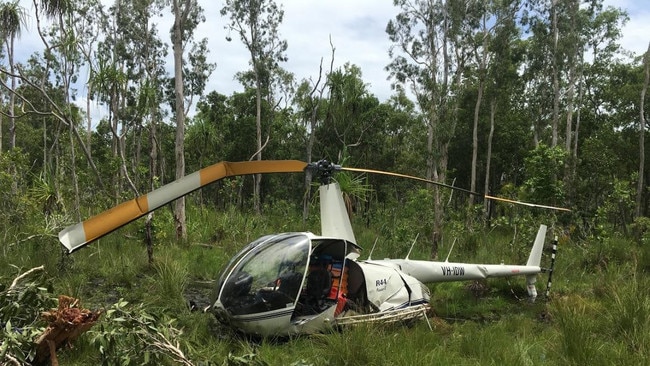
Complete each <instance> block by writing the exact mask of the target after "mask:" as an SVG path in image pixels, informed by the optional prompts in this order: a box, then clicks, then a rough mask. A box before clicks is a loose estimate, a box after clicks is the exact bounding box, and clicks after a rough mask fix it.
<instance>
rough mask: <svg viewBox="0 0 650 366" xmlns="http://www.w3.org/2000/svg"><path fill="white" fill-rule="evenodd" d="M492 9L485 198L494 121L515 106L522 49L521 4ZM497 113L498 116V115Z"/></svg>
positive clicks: (491, 166)
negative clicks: (518, 22)
mask: <svg viewBox="0 0 650 366" xmlns="http://www.w3.org/2000/svg"><path fill="white" fill-rule="evenodd" d="M492 6H493V8H492V9H493V12H494V14H495V25H494V27H493V28H492V32H493V34H492V36H491V38H490V40H489V42H488V43H487V46H488V49H487V50H484V52H486V51H487V52H488V53H489V55H490V56H489V59H490V62H489V65H488V68H487V69H486V70H485V72H486V75H485V84H486V85H485V89H486V95H487V99H489V117H488V119H489V132H488V136H487V141H486V147H485V149H486V151H485V167H484V169H485V173H484V174H485V179H484V183H483V192H484V193H485V194H489V193H490V192H491V189H490V188H491V187H490V182H491V180H492V168H493V165H492V153H493V141H494V135H495V129H496V127H497V126H496V124H497V119H499V120H505V119H506V118H505V117H504V116H506V115H508V112H509V111H510V108H511V106H513V105H514V103H513V102H512V101H513V99H515V98H512V97H513V96H515V95H516V94H517V93H518V91H519V88H518V85H520V84H521V83H519V82H518V80H519V75H518V72H517V69H518V68H519V66H520V61H521V54H522V52H521V49H522V47H521V46H520V44H521V42H519V36H520V34H519V29H518V27H517V24H516V14H517V12H518V11H519V9H520V3H519V1H518V0H514V1H510V2H501V3H497V2H495V3H493V4H492ZM499 110H500V111H501V113H497V111H499ZM475 116H476V114H475ZM499 145H503V144H499ZM472 190H473V189H472ZM484 204H485V205H489V204H490V201H489V200H485V201H484ZM484 213H485V215H486V217H489V214H490V211H489V206H488V207H486V209H485V211H484Z"/></svg>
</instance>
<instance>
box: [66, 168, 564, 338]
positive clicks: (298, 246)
mask: <svg viewBox="0 0 650 366" xmlns="http://www.w3.org/2000/svg"><path fill="white" fill-rule="evenodd" d="M340 170H347V171H357V172H369V173H378V174H389V175H393V176H399V177H404V178H409V179H416V180H420V181H425V182H429V183H433V184H438V185H442V186H445V187H449V188H453V189H459V188H457V187H452V186H447V185H445V184H442V183H438V182H433V181H429V180H426V179H422V178H417V177H412V176H407V175H402V174H396V173H388V172H383V171H376V170H368V169H358V168H345V167H341V166H339V165H335V164H331V163H329V162H327V161H325V160H322V161H319V162H316V163H310V164H307V163H304V162H301V161H295V160H275V161H252V162H234V163H233V162H221V163H217V164H214V165H212V166H209V167H207V168H204V169H201V170H199V171H197V172H195V173H193V174H190V175H188V176H185V177H184V178H181V179H179V180H176V181H174V182H171V183H169V184H167V185H165V186H162V187H160V188H158V189H156V190H154V191H152V192H150V193H148V194H146V195H143V196H140V197H138V198H135V199H133V200H130V201H127V202H124V203H122V204H120V205H118V206H116V207H114V208H112V209H109V210H107V211H105V212H103V213H100V214H98V215H96V216H94V217H92V218H90V219H87V220H86V221H83V222H81V223H78V224H76V225H72V226H69V227H67V228H65V229H64V230H62V231H61V232H60V233H59V240H60V242H61V243H62V244H63V245H64V246H65V247H66V248H67V249H68V251H69V252H72V251H74V250H76V249H78V248H81V247H82V246H84V245H86V244H88V243H91V242H92V241H94V240H96V239H98V238H100V237H102V236H103V235H106V234H108V233H110V232H112V231H113V230H116V229H117V228H119V227H121V226H123V225H125V224H127V223H129V222H131V221H133V220H135V219H137V218H139V217H141V216H143V215H145V214H147V213H148V212H151V211H153V210H155V209H157V208H159V207H161V206H163V205H165V204H166V203H168V202H171V201H172V200H174V199H177V198H179V197H182V196H184V195H186V194H188V193H190V192H192V191H194V190H197V189H200V188H201V187H203V186H205V185H207V184H210V183H213V182H215V181H217V180H220V179H222V178H225V177H229V176H235V175H248V174H258V173H290V172H302V171H308V172H310V173H313V174H316V175H318V176H319V177H320V181H321V185H320V188H319V194H320V214H321V233H320V235H316V234H313V233H311V232H290V233H281V234H272V235H266V236H263V237H261V238H259V239H257V240H255V241H253V242H251V243H250V244H248V245H247V246H246V247H245V248H244V249H242V250H241V251H240V252H239V253H238V254H237V255H236V256H235V257H233V258H232V260H231V261H230V262H229V263H228V265H227V266H226V267H225V269H224V270H223V272H222V274H221V276H220V279H219V281H218V284H217V288H216V294H217V296H216V300H215V302H214V303H213V304H212V305H211V306H210V307H209V308H210V310H211V311H212V312H213V313H214V314H215V316H216V317H217V318H218V319H219V320H220V321H221V322H223V323H225V324H228V325H231V326H233V327H235V328H236V329H238V330H241V331H242V332H244V333H246V334H251V335H259V336H264V337H268V336H287V335H294V334H313V333H318V332H322V331H325V330H327V329H331V328H333V327H336V326H345V325H351V324H357V323H361V322H396V321H408V320H413V319H416V318H419V317H423V318H425V319H426V318H427V317H426V314H427V311H428V310H429V308H430V305H429V299H430V292H429V289H428V288H427V286H426V285H425V284H426V283H435V282H449V281H468V280H477V279H485V278H490V277H511V276H525V278H526V283H527V286H528V294H529V296H530V299H531V300H534V299H535V298H536V297H537V290H536V287H535V283H536V281H537V274H539V273H540V272H543V271H544V269H543V268H542V267H541V266H540V262H541V257H542V249H543V246H544V242H545V238H546V230H547V228H546V226H545V225H540V228H539V231H538V232H537V237H536V239H535V241H534V243H533V247H532V250H531V252H530V255H529V257H528V261H527V262H526V264H524V265H506V264H471V263H451V262H448V261H444V262H436V261H424V260H411V259H409V258H408V255H407V257H406V258H405V259H383V260H373V259H371V258H370V257H369V258H368V259H366V260H361V259H360V252H361V247H359V246H358V245H357V241H356V239H355V237H354V233H353V231H352V226H351V224H350V219H349V217H348V213H347V210H346V207H345V204H344V201H343V197H342V194H341V190H340V187H339V185H338V183H337V182H336V181H335V180H334V179H333V174H334V173H335V172H336V171H340ZM461 190H463V189H461ZM463 191H466V190H463ZM466 192H469V191H466ZM469 193H472V194H475V193H474V192H469ZM486 197H487V198H489V199H499V198H496V197H491V196H486ZM510 202H513V201H510ZM525 204H526V205H530V206H535V207H543V208H550V209H558V210H564V211H568V210H567V209H564V208H558V207H553V206H544V205H535V204H529V203H525ZM553 259H554V254H553ZM549 271H550V273H552V264H551V268H550V270H549ZM550 273H549V288H550Z"/></svg>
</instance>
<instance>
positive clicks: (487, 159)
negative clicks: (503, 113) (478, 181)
mask: <svg viewBox="0 0 650 366" xmlns="http://www.w3.org/2000/svg"><path fill="white" fill-rule="evenodd" d="M496 111H497V100H496V98H495V97H493V98H492V100H491V101H490V133H489V135H488V140H487V153H486V154H485V155H486V156H485V183H484V184H483V193H484V194H489V193H490V169H491V168H490V165H491V163H492V138H493V137H494V119H495V118H494V117H495V115H496ZM483 204H484V205H485V208H484V218H485V222H486V223H488V220H489V218H490V200H487V199H486V200H483Z"/></svg>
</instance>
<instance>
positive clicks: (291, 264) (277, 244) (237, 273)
mask: <svg viewBox="0 0 650 366" xmlns="http://www.w3.org/2000/svg"><path fill="white" fill-rule="evenodd" d="M246 251H247V252H245V253H244V251H242V253H240V255H238V257H239V258H240V259H239V261H238V262H237V263H231V268H227V269H226V271H225V272H224V278H225V281H224V283H223V285H222V286H221V289H220V293H219V300H220V302H221V304H222V305H223V308H224V309H225V310H227V311H228V312H229V313H230V314H232V315H247V314H256V313H262V312H268V311H274V310H278V309H285V308H291V307H294V306H295V304H296V300H297V298H298V294H299V292H300V289H301V287H302V282H303V279H304V276H305V272H306V269H307V261H308V258H309V252H310V240H309V238H308V237H307V236H306V235H304V234H296V233H292V234H282V235H277V236H274V237H271V238H264V240H262V241H261V242H260V243H258V244H257V245H254V246H248V247H247V248H246Z"/></svg>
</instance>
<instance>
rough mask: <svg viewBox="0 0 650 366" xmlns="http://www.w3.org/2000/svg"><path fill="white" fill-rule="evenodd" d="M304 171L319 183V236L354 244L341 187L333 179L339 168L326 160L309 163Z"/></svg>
mask: <svg viewBox="0 0 650 366" xmlns="http://www.w3.org/2000/svg"><path fill="white" fill-rule="evenodd" d="M305 170H306V171H307V172H308V173H312V174H315V175H316V176H317V177H318V179H319V180H320V183H321V185H320V187H319V194H320V217H321V235H322V236H326V237H331V238H341V239H345V240H347V241H349V242H351V243H353V244H356V243H357V239H356V238H355V237H354V232H353V231H352V224H351V223H350V217H349V216H348V211H347V209H346V207H345V202H344V201H343V194H342V192H341V187H340V186H339V184H338V183H337V182H336V181H335V180H334V178H333V175H334V173H336V172H338V171H341V170H342V169H341V166H340V165H337V164H332V163H330V162H329V161H327V160H319V161H317V162H315V163H309V164H308V165H307V167H306V168H305Z"/></svg>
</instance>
